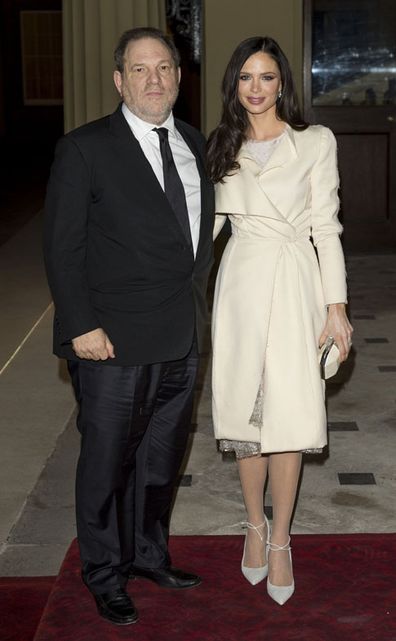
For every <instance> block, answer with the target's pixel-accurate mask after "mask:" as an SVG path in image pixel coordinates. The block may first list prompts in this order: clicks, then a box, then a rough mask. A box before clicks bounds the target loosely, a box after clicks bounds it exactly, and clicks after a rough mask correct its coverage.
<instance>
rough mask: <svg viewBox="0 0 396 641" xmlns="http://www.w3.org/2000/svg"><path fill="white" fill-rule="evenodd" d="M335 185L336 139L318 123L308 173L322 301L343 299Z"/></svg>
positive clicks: (337, 183)
mask: <svg viewBox="0 0 396 641" xmlns="http://www.w3.org/2000/svg"><path fill="white" fill-rule="evenodd" d="M338 188H339V176H338V168H337V143H336V139H335V137H334V134H333V133H332V132H331V131H330V129H328V128H327V127H321V132H320V145H319V154H318V158H317V160H316V162H315V164H314V166H313V169H312V173H311V193H312V238H313V242H314V245H315V247H316V249H317V252H318V258H319V265H320V272H321V277H322V287H323V293H324V298H325V303H326V305H330V304H331V303H346V302H347V286H346V274H345V260H344V253H343V250H342V246H341V241H340V234H341V233H342V225H341V223H340V222H339V220H338V210H339V198H338Z"/></svg>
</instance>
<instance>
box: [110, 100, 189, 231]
mask: <svg viewBox="0 0 396 641" xmlns="http://www.w3.org/2000/svg"><path fill="white" fill-rule="evenodd" d="M121 106H122V103H121V104H120V105H119V106H118V108H117V110H116V111H115V112H114V113H112V114H111V115H110V125H109V128H110V132H111V134H113V135H114V136H116V137H117V142H118V144H119V145H120V148H122V150H123V153H124V154H125V162H126V163H127V166H128V168H130V171H131V173H132V172H135V173H136V175H139V176H141V177H142V185H144V188H145V189H148V190H149V193H150V194H151V195H152V197H153V200H155V202H156V203H157V202H158V205H156V207H158V209H159V210H161V215H165V216H167V218H168V219H169V223H170V225H171V229H172V230H173V231H174V232H176V233H177V235H178V237H179V238H180V239H182V240H183V242H185V236H184V233H183V231H182V229H181V227H180V225H179V222H178V220H177V218H176V216H175V213H174V211H173V209H172V207H171V206H170V204H169V201H168V199H167V197H166V196H165V192H164V190H163V189H162V187H161V185H160V183H159V182H158V179H157V176H156V175H155V173H154V171H153V168H152V167H151V165H150V163H149V161H148V160H147V158H146V156H145V154H144V152H143V150H142V148H141V146H140V144H139V142H138V140H137V139H136V138H135V136H134V135H133V133H132V131H131V128H130V126H129V125H128V123H127V121H126V119H125V118H124V115H123V113H122V110H121Z"/></svg>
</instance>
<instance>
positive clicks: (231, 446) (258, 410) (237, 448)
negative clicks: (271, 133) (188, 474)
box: [219, 132, 322, 459]
mask: <svg viewBox="0 0 396 641" xmlns="http://www.w3.org/2000/svg"><path fill="white" fill-rule="evenodd" d="M284 135H285V132H283V133H282V134H281V135H280V136H278V137H277V138H273V139H272V140H247V141H246V142H245V143H244V149H245V151H247V152H248V153H249V155H251V156H252V157H253V158H254V160H255V161H256V162H257V164H258V165H260V166H261V167H262V168H264V167H265V165H266V164H267V162H268V161H269V159H270V157H271V155H272V153H273V152H274V150H275V148H276V147H277V145H278V144H279V143H280V142H281V140H282V138H283V137H284ZM263 391H264V390H263V378H262V379H261V383H260V386H259V389H258V390H257V396H256V402H255V404H254V408H253V411H252V414H251V417H250V420H249V423H250V424H252V425H254V426H256V427H259V428H261V427H262V424H263ZM219 449H220V451H221V452H235V455H236V457H237V458H238V459H240V458H247V457H249V456H258V455H260V454H261V446H260V443H254V442H250V441H232V440H226V439H222V440H220V442H219ZM321 451H322V449H315V450H305V452H307V453H320V452H321Z"/></svg>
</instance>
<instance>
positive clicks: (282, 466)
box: [268, 452, 301, 585]
mask: <svg viewBox="0 0 396 641" xmlns="http://www.w3.org/2000/svg"><path fill="white" fill-rule="evenodd" d="M300 469H301V453H300V452H285V453H282V454H271V456H270V457H269V469H268V472H269V479H270V487H271V496H272V510H273V522H272V533H271V542H272V543H276V544H277V545H285V543H287V541H288V537H289V531H290V520H291V516H292V512H293V508H294V503H295V500H296V493H297V485H298V479H299V476H300ZM269 580H270V582H271V583H272V584H273V585H290V584H291V582H292V580H293V574H292V569H291V567H290V563H289V552H288V551H286V550H283V551H277V552H271V553H270V564H269Z"/></svg>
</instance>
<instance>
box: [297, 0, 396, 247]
mask: <svg viewBox="0 0 396 641" xmlns="http://www.w3.org/2000/svg"><path fill="white" fill-rule="evenodd" d="M304 106H305V117H306V118H307V119H308V120H309V121H310V122H316V123H320V124H323V125H327V126H328V127H330V128H331V129H332V130H333V131H334V133H335V134H336V138H337V142H338V158H339V170H340V177H341V189H340V196H341V214H340V217H341V221H342V223H343V225H344V235H343V242H344V247H345V249H346V250H347V251H350V252H359V251H362V252H367V251H370V252H374V253H375V252H378V253H379V252H383V251H396V2H394V0H305V59H304Z"/></svg>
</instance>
